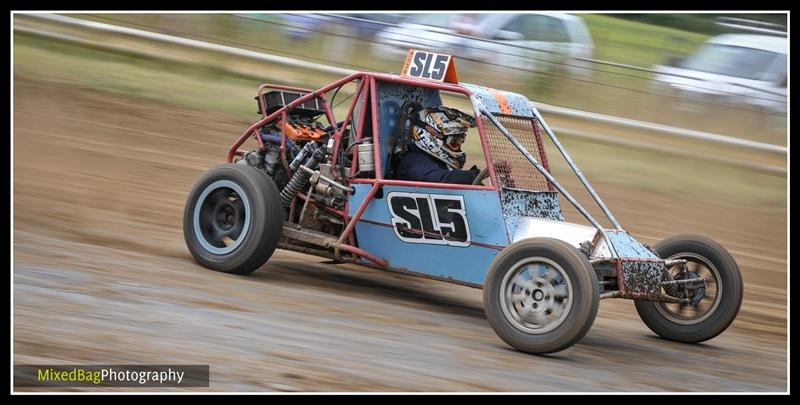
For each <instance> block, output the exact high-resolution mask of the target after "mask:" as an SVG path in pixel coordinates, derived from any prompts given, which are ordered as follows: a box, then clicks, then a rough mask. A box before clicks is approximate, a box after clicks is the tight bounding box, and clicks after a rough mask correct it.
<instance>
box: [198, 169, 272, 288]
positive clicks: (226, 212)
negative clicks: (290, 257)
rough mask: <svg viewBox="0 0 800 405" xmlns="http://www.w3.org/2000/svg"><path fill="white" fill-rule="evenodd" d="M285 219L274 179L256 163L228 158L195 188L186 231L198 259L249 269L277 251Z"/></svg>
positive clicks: (209, 264) (236, 269)
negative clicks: (242, 162) (255, 166)
mask: <svg viewBox="0 0 800 405" xmlns="http://www.w3.org/2000/svg"><path fill="white" fill-rule="evenodd" d="M283 222H284V211H283V208H282V205H281V200H280V194H279V192H278V188H277V187H276V186H275V183H274V182H273V181H272V179H270V178H269V177H268V176H267V175H266V174H264V173H262V172H260V171H258V169H256V168H253V167H250V166H245V165H238V164H225V165H220V166H217V167H215V168H213V169H211V170H209V171H208V172H207V173H206V174H204V175H203V176H202V177H201V178H200V180H198V181H197V184H195V186H194V188H193V189H192V191H191V193H190V194H189V197H188V199H187V201H186V208H185V210H184V214H183V235H184V239H185V240H186V246H187V247H188V248H189V251H190V252H191V253H192V256H194V258H195V260H197V262H198V263H200V264H202V265H203V266H205V267H208V268H210V269H212V270H216V271H222V272H225V273H235V274H248V273H251V272H253V271H255V270H257V269H258V268H259V267H261V266H262V265H263V264H264V263H265V262H266V261H267V260H268V259H269V258H270V256H272V253H273V252H274V251H275V248H276V247H277V245H278V240H279V239H280V237H281V230H282V228H283Z"/></svg>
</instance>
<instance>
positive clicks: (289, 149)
mask: <svg viewBox="0 0 800 405" xmlns="http://www.w3.org/2000/svg"><path fill="white" fill-rule="evenodd" d="M303 95H304V94H302V93H297V92H290V91H281V90H275V91H270V92H267V93H265V94H264V105H265V106H266V110H267V111H266V112H267V114H271V113H273V112H275V111H277V110H278V109H280V108H282V107H283V106H285V105H287V104H289V103H291V102H292V101H294V100H296V99H297V98H299V97H302V96H303ZM259 107H260V105H259ZM324 113H325V111H324V110H323V109H322V106H321V105H320V101H319V100H318V99H314V100H311V101H307V102H305V103H303V104H301V105H299V106H297V107H295V108H293V109H291V110H290V111H289V112H288V113H287V115H286V118H285V119H278V120H276V121H273V122H271V123H269V124H267V125H265V126H263V127H261V128H259V129H258V136H259V137H261V139H262V140H263V141H264V149H256V150H252V151H249V152H248V153H247V154H245V155H244V157H243V158H242V159H240V160H239V161H238V162H237V163H239V164H247V165H250V166H253V167H256V168H258V169H261V170H263V171H264V172H265V173H266V174H267V175H268V176H270V177H271V178H272V179H273V180H274V181H275V184H276V185H277V186H278V189H279V190H280V192H281V202H282V203H283V206H284V208H285V209H287V212H289V213H291V214H292V216H291V217H287V218H288V219H289V221H290V222H293V223H297V224H299V225H301V226H303V227H305V228H310V229H314V230H318V231H320V232H324V233H328V234H332V235H338V234H339V233H340V232H341V230H342V227H343V226H344V222H343V220H342V219H341V217H339V216H338V215H335V214H334V213H333V212H335V211H341V210H343V209H344V207H345V201H347V193H348V192H351V190H352V189H350V188H349V187H347V186H346V185H344V184H342V183H341V182H340V181H337V180H336V179H337V178H338V179H341V178H343V177H344V174H345V173H349V170H341V169H340V170H339V171H338V172H336V173H334V169H333V168H332V167H331V165H330V164H329V163H328V159H329V158H330V155H331V153H332V152H333V147H334V142H333V138H332V136H331V135H332V134H333V132H334V131H335V129H336V128H335V127H334V126H332V125H331V126H328V127H325V126H323V124H321V123H320V122H319V121H318V119H319V118H320V117H322V116H324ZM340 125H341V124H340ZM282 133H285V134H286V140H285V146H286V161H287V162H288V167H289V171H288V172H287V170H286V166H285V165H284V163H283V161H282V160H281V134H282ZM343 140H345V139H343ZM342 144H345V145H346V144H347V142H346V140H345V142H342ZM339 156H341V157H342V158H343V161H342V162H340V163H342V166H341V167H342V169H343V168H344V167H345V166H347V165H348V160H347V157H346V156H345V154H343V153H340V155H339ZM290 173H291V175H290ZM299 193H303V195H304V196H306V198H305V199H304V198H300V197H298V194H299ZM293 203H294V209H291V207H292V204H293Z"/></svg>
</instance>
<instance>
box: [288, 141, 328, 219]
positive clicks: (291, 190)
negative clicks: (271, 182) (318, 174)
mask: <svg viewBox="0 0 800 405" xmlns="http://www.w3.org/2000/svg"><path fill="white" fill-rule="evenodd" d="M311 143H312V142H310V143H309V144H311ZM312 148H313V147H312ZM304 150H305V148H304ZM326 152H327V148H326V147H325V145H321V146H319V147H318V148H316V150H314V151H313V152H311V157H309V158H308V160H306V162H305V164H304V165H305V167H308V168H309V169H311V170H314V168H316V166H317V165H318V164H319V163H320V162H322V160H323V159H324V158H325V154H326ZM301 161H302V160H301V159H295V160H293V161H292V164H291V166H290V167H291V168H292V170H294V176H292V179H291V180H289V183H288V184H286V187H284V188H283V190H281V202H282V203H283V208H289V205H291V204H292V200H294V197H295V196H296V195H297V193H298V192H300V190H302V189H303V187H305V186H306V184H308V180H309V179H310V178H311V173H309V172H307V171H305V170H297V169H298V168H299V167H300V162H301Z"/></svg>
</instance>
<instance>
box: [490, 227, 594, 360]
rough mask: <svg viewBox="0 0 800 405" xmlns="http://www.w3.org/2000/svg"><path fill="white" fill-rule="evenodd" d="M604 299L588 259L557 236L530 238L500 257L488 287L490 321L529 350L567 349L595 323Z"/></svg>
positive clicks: (500, 333)
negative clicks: (600, 298) (600, 300)
mask: <svg viewBox="0 0 800 405" xmlns="http://www.w3.org/2000/svg"><path fill="white" fill-rule="evenodd" d="M598 303H599V297H598V291H597V277H596V275H595V273H594V270H593V269H592V266H591V264H589V261H588V260H587V259H586V257H584V256H583V255H581V254H580V253H579V252H578V251H577V250H576V249H575V248H574V247H572V246H571V245H569V244H567V243H565V242H562V241H560V240H557V239H551V238H531V239H527V240H522V241H519V242H516V243H514V244H512V245H511V246H509V247H507V248H506V249H505V250H504V251H503V252H502V253H501V254H500V255H498V256H497V258H495V260H494V262H493V263H492V266H491V268H490V270H489V272H488V274H487V275H486V282H485V284H484V286H483V305H484V311H485V312H486V317H487V319H488V320H489V324H490V325H492V328H493V329H494V331H495V333H497V335H498V336H500V338H501V339H503V341H505V342H506V343H508V344H509V345H511V346H513V347H515V348H517V349H519V350H521V351H524V352H528V353H552V352H557V351H560V350H564V349H566V348H568V347H570V346H572V345H573V344H575V343H576V342H577V341H578V340H580V339H581V338H582V337H583V336H584V335H585V334H586V332H588V331H589V329H590V328H591V327H592V323H593V322H594V318H595V316H596V315H597V307H598Z"/></svg>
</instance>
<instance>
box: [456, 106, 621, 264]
mask: <svg viewBox="0 0 800 405" xmlns="http://www.w3.org/2000/svg"><path fill="white" fill-rule="evenodd" d="M470 101H472V105H473V109H474V110H475V111H476V112H477V113H479V114H482V115H484V116H486V118H488V119H489V121H491V122H492V124H493V125H494V126H495V127H497V129H499V130H500V132H501V133H502V134H503V135H505V137H506V138H508V140H509V141H511V143H512V144H513V145H514V146H515V147H516V148H517V150H519V151H520V153H522V155H523V156H525V158H526V159H528V161H529V162H531V164H532V165H533V166H534V167H536V170H538V171H539V172H540V173H541V174H542V175H543V176H544V177H545V178H546V179H547V180H548V181H550V183H551V184H553V186H555V187H556V189H557V190H558V191H559V192H560V193H561V194H562V195H563V196H564V197H565V198H566V199H567V200H568V201H569V202H570V203H571V204H572V205H573V206H574V207H575V209H577V210H578V211H579V212H580V213H581V215H583V216H584V218H586V220H587V221H589V222H590V223H591V224H592V226H594V227H595V229H597V230H598V231H600V232H601V234H602V235H603V239H604V240H605V241H606V245H607V246H608V249H609V252H610V253H611V255H612V257H617V253H616V251H615V249H614V246H613V245H612V244H611V241H610V240H608V236H607V235H606V232H605V230H604V229H603V226H602V225H600V223H599V222H597V220H596V219H594V217H593V216H592V214H590V213H589V212H588V211H587V210H586V209H585V208H584V207H583V206H582V205H581V204H580V203H579V202H578V200H576V199H575V197H573V196H572V194H570V193H569V192H568V191H567V190H566V189H565V188H564V187H563V186H562V185H561V183H559V182H558V180H556V178H555V177H553V175H551V174H550V173H549V172H548V171H547V170H546V169H545V168H544V166H542V164H541V163H539V161H537V160H536V158H535V157H533V155H531V153H530V152H528V150H527V149H525V147H524V146H523V145H522V144H520V143H519V141H517V139H516V138H514V136H513V135H511V133H510V132H508V130H507V129H506V128H505V127H504V126H503V124H501V123H500V121H498V120H497V118H496V117H495V116H494V115H493V114H492V113H491V111H489V110H488V109H487V108H486V107H485V106H484V105H483V103H481V102H480V100H478V99H477V98H476V97H475V96H473V95H470ZM534 111H535V110H534ZM535 115H536V117H537V119H539V120H540V122H542V124H543V125H542V126H544V127H545V128H546V131H547V132H548V135H550V137H551V139H553V138H555V137H554V135H551V131H550V130H549V127H546V126H545V124H544V122H543V120H542V119H541V118H540V117H541V116H539V115H538V112H537V114H535ZM554 143H556V145H559V151H561V153H562V155H564V157H565V159H566V160H567V163H568V164H569V165H570V166H571V167H572V169H573V170H575V171H576V173H580V170H579V169H578V168H577V167H576V166H575V162H574V161H572V159H569V158H568V156H569V155H567V154H566V152H565V151H564V149H563V147H561V146H560V143H558V142H557V141H555V140H554ZM579 177H580V179H581V181H582V182H583V184H584V186H586V187H587V189H588V190H590V194H591V195H592V198H594V200H595V202H596V203H597V204H598V205H599V206H600V208H601V209H602V210H603V212H604V213H606V214H607V215H608V216H609V220H611V222H612V223H613V224H614V225H615V226H616V228H617V229H619V230H623V229H622V228H621V227H620V226H619V223H617V221H616V219H614V217H613V216H611V215H610V212H608V209H607V208H606V207H605V204H603V201H602V200H600V197H599V196H598V195H597V193H593V191H594V189H592V188H591V186H590V185H589V184H588V181H587V180H586V178H585V177H583V175H582V174H579Z"/></svg>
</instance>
